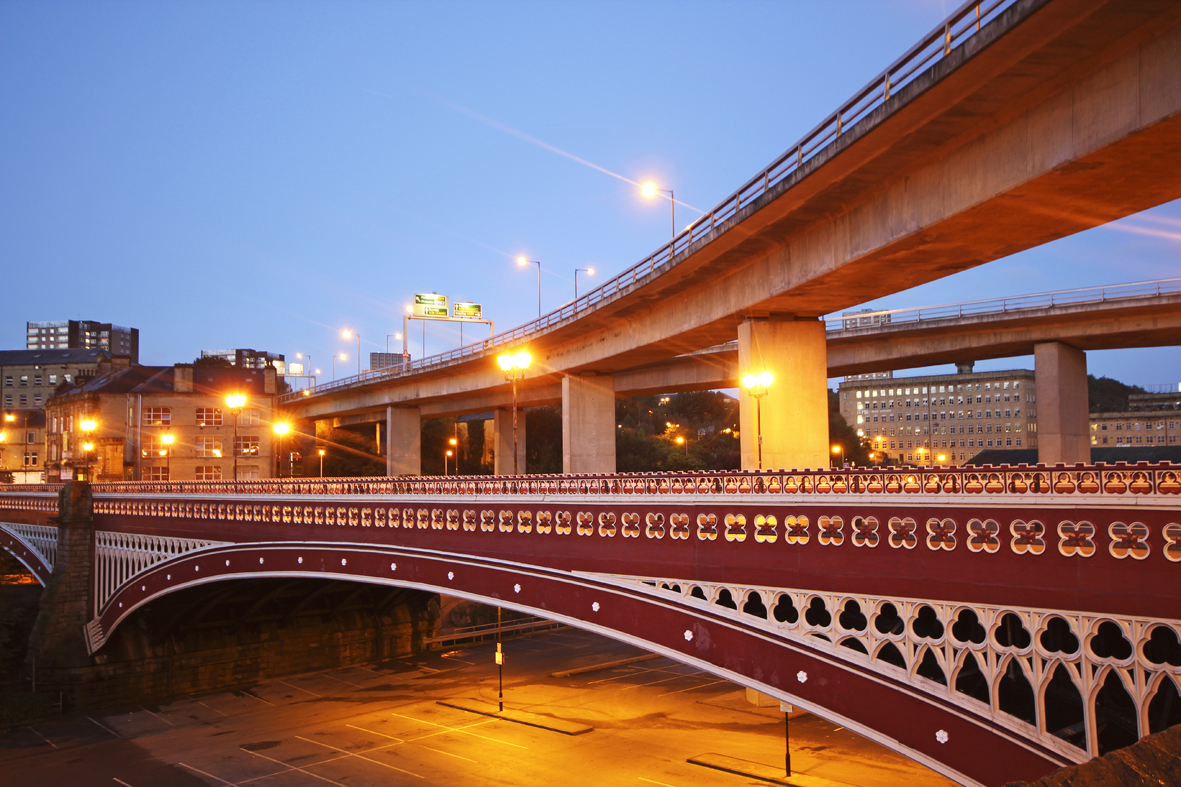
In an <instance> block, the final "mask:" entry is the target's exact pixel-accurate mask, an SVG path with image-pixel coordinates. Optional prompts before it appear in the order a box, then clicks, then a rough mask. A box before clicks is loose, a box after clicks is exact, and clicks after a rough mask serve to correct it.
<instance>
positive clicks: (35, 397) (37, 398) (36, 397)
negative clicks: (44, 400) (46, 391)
mask: <svg viewBox="0 0 1181 787" xmlns="http://www.w3.org/2000/svg"><path fill="white" fill-rule="evenodd" d="M33 405H34V406H36V407H40V406H41V394H33Z"/></svg>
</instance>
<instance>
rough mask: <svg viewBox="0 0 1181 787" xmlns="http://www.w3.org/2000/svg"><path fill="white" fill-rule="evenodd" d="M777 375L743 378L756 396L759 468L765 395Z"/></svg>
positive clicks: (761, 466) (750, 375)
mask: <svg viewBox="0 0 1181 787" xmlns="http://www.w3.org/2000/svg"><path fill="white" fill-rule="evenodd" d="M774 381H775V377H774V376H773V375H772V374H771V373H770V372H766V371H764V372H759V373H758V374H754V373H753V372H752V373H751V374H748V375H746V376H745V377H743V378H742V385H743V387H744V388H746V390H747V392H749V393H750V395H751V396H753V397H754V398H755V433H756V434H757V435H758V441H759V469H760V470H762V469H763V397H764V396H766V395H767V391H768V390H770V388H771V383H772V382H774Z"/></svg>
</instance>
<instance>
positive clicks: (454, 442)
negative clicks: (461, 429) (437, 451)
mask: <svg viewBox="0 0 1181 787" xmlns="http://www.w3.org/2000/svg"><path fill="white" fill-rule="evenodd" d="M447 442H448V443H450V444H451V445H457V444H458V443H459V441H458V440H456V439H455V438H454V437H452V438H451V439H450V440H448V441H447Z"/></svg>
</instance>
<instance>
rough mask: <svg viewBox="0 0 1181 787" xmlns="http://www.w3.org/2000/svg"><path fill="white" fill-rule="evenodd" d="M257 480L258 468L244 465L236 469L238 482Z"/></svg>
mask: <svg viewBox="0 0 1181 787" xmlns="http://www.w3.org/2000/svg"><path fill="white" fill-rule="evenodd" d="M258 478H259V475H258V467H257V466H255V465H246V466H243V467H239V468H238V480H239V481H257V480H258Z"/></svg>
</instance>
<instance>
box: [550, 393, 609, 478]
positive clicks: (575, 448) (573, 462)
mask: <svg viewBox="0 0 1181 787" xmlns="http://www.w3.org/2000/svg"><path fill="white" fill-rule="evenodd" d="M562 472H563V473H614V472H615V378H614V377H612V376H611V375H594V376H590V375H586V376H583V375H568V376H566V377H563V378H562Z"/></svg>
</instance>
